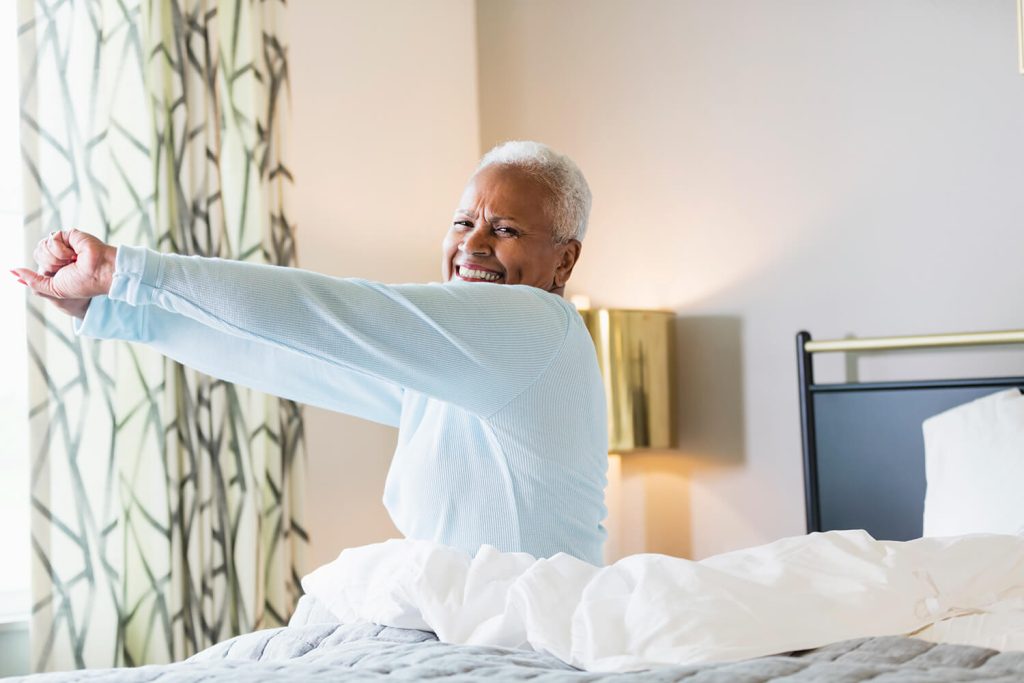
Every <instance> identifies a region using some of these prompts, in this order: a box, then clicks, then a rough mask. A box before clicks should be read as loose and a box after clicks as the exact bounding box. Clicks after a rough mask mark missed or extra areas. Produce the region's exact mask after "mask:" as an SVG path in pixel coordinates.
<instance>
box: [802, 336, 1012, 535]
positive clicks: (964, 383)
mask: <svg viewBox="0 0 1024 683" xmlns="http://www.w3.org/2000/svg"><path fill="white" fill-rule="evenodd" d="M796 340H797V372H798V378H799V383H800V421H801V425H802V442H803V452H804V492H805V503H806V510H807V530H808V532H811V531H829V530H833V529H866V530H867V531H868V532H869V533H870V534H871V535H872V536H874V537H875V538H877V539H885V540H895V541H905V540H910V539H912V538H918V537H920V536H921V528H922V517H923V515H924V493H925V474H924V439H923V437H922V432H921V423H922V422H923V421H924V420H925V419H926V418H928V417H930V416H932V415H935V414H936V413H940V412H942V411H944V410H947V409H949V408H952V407H954V406H957V405H960V404H961V403H965V402H967V401H971V400H973V399H976V398H979V397H981V396H985V395H986V394H991V393H993V392H996V391H999V390H1001V389H1006V388H1009V387H1017V388H1019V389H1021V390H1022V391H1024V377H995V378H983V379H950V380H929V381H911V382H875V383H846V384H816V383H815V381H814V368H813V363H812V358H813V354H815V353H826V352H862V351H873V350H892V349H920V348H935V347H944V346H979V345H988V344H1008V343H1011V344H1018V343H1024V331H1021V332H988V333H977V334H967V335H929V336H925V337H892V338H884V339H849V340H845V339H844V340H837V341H819V342H815V341H813V340H812V339H811V335H810V334H808V333H807V332H800V333H799V334H797V337H796Z"/></svg>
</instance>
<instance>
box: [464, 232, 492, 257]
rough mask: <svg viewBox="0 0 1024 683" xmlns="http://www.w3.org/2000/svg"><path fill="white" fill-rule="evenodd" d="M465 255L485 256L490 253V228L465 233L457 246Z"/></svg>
mask: <svg viewBox="0 0 1024 683" xmlns="http://www.w3.org/2000/svg"><path fill="white" fill-rule="evenodd" d="M459 247H460V248H461V249H462V251H463V252H464V253H466V254H475V255H478V256H479V255H485V254H490V253H491V240H490V228H489V227H488V226H486V225H481V226H479V227H476V228H473V229H472V230H470V231H469V232H468V233H466V236H465V238H464V239H463V240H462V244H460V245H459Z"/></svg>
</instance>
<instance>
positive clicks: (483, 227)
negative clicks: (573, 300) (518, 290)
mask: <svg viewBox="0 0 1024 683" xmlns="http://www.w3.org/2000/svg"><path fill="white" fill-rule="evenodd" d="M550 200H551V193H550V191H549V190H548V189H547V188H546V187H544V186H543V185H542V184H540V183H539V182H538V181H536V180H534V179H533V178H531V177H530V176H529V175H527V174H525V173H524V172H523V171H521V170H519V169H515V168H509V167H502V166H487V167H486V168H484V169H482V170H481V171H480V172H479V173H477V174H476V175H475V176H473V177H472V178H471V179H470V181H469V184H468V185H467V186H466V190H465V191H464V192H463V193H462V198H461V199H460V200H459V208H458V209H456V211H455V215H454V217H453V218H452V224H451V226H450V227H449V229H448V234H447V235H446V236H445V238H444V243H443V259H442V266H441V267H442V271H443V274H444V279H445V281H446V282H447V281H449V280H465V281H467V282H494V283H498V284H505V285H531V286H533V287H539V288H541V289H543V290H545V291H548V292H553V293H555V294H559V295H561V294H562V293H563V291H564V289H565V283H566V281H567V280H568V279H569V275H571V274H572V268H573V266H574V265H576V259H577V258H579V253H580V243H579V242H578V241H577V240H570V241H569V242H567V243H565V244H555V241H554V238H553V236H552V220H551V211H550V208H549V204H550Z"/></svg>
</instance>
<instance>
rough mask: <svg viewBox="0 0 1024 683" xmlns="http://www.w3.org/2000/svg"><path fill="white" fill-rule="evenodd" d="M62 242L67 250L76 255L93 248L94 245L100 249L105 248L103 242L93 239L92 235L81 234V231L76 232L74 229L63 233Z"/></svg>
mask: <svg viewBox="0 0 1024 683" xmlns="http://www.w3.org/2000/svg"><path fill="white" fill-rule="evenodd" d="M64 240H65V244H67V245H68V248H69V249H71V250H72V252H74V253H76V254H80V253H82V251H83V250H85V249H88V248H89V247H95V246H96V245H99V246H101V247H103V246H106V245H105V243H104V242H103V240H101V239H99V238H98V237H94V236H93V235H90V234H89V233H87V232H82V231H81V230H76V229H75V228H72V229H70V230H68V231H67V232H66V233H64Z"/></svg>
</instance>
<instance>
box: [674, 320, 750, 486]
mask: <svg viewBox="0 0 1024 683" xmlns="http://www.w3.org/2000/svg"><path fill="white" fill-rule="evenodd" d="M675 335H676V336H675V347H676V348H675V359H676V360H675V364H676V368H675V388H676V408H675V411H676V419H675V423H676V429H677V431H676V445H677V447H678V448H679V450H681V451H682V452H683V453H685V454H686V455H687V456H689V457H690V458H692V459H693V460H694V461H695V463H694V464H695V465H700V464H706V465H709V466H715V465H733V466H735V465H742V464H743V462H744V460H745V459H746V434H745V432H744V413H743V328H742V322H741V321H740V319H739V317H736V316H688V317H679V318H677V319H676V329H675Z"/></svg>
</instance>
